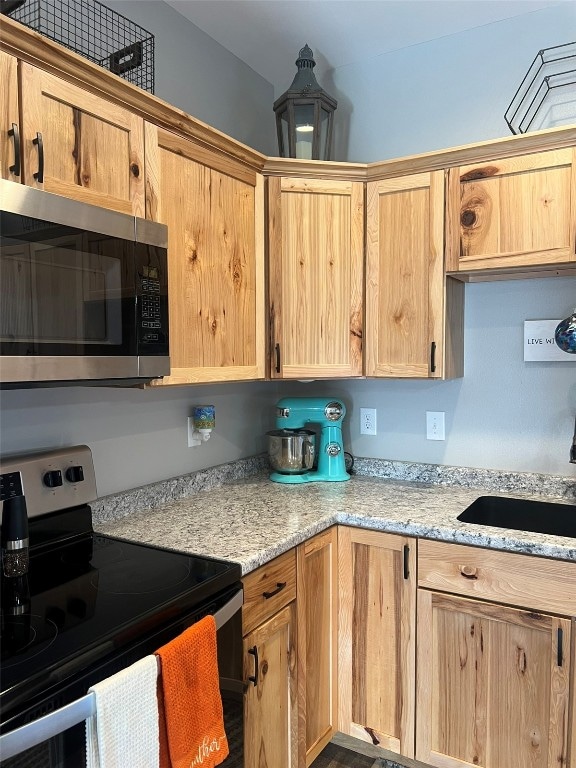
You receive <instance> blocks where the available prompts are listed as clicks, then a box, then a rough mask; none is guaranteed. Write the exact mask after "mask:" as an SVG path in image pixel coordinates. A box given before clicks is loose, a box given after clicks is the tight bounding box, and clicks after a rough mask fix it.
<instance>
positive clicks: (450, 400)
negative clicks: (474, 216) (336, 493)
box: [291, 277, 576, 478]
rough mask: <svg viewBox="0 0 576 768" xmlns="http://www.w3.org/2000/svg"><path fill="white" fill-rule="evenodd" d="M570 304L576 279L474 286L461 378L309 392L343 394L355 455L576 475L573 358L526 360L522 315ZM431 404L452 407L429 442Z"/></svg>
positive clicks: (557, 312) (342, 385)
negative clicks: (363, 415) (364, 415)
mask: <svg viewBox="0 0 576 768" xmlns="http://www.w3.org/2000/svg"><path fill="white" fill-rule="evenodd" d="M573 306H576V278H573V277H572V278H549V279H545V280H512V281H505V282H493V283H471V284H469V285H467V286H466V311H465V343H464V347H465V358H464V378H462V379H455V380H453V381H446V382H442V381H406V380H384V381H381V380H374V379H372V380H366V381H338V382H334V383H333V384H321V383H320V382H315V383H314V384H313V385H307V387H306V389H307V390H310V391H314V392H321V393H325V392H326V393H327V394H335V395H338V396H340V397H343V399H344V402H345V403H346V405H347V408H348V414H347V421H348V424H347V426H346V430H345V438H346V442H347V445H348V446H350V447H351V449H352V453H353V454H355V455H357V456H371V457H379V458H386V459H401V460H404V461H429V462H432V463H438V464H453V465H456V466H464V467H482V468H487V469H504V470H516V471H525V472H526V471H527V472H544V473H548V474H557V475H563V476H566V477H575V478H576V466H574V465H573V464H570V463H568V451H569V448H570V444H571V442H572V434H573V432H574V415H575V414H576V361H574V362H571V361H569V362H524V361H523V338H524V320H544V319H561V318H564V317H566V316H567V315H568V314H570V312H571V309H572V307H573ZM300 386H303V385H300ZM291 393H292V394H297V393H298V388H297V385H293V387H292V392H291ZM361 407H364V408H376V409H377V425H378V435H377V436H376V437H372V436H366V435H362V436H360V408H361ZM426 411H444V412H445V414H446V440H445V441H434V440H427V439H426Z"/></svg>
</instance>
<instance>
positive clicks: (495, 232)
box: [447, 147, 576, 271]
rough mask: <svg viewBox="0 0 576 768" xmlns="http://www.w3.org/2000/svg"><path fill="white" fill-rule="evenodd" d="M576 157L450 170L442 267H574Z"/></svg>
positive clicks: (542, 155) (561, 152) (544, 155)
mask: <svg viewBox="0 0 576 768" xmlns="http://www.w3.org/2000/svg"><path fill="white" fill-rule="evenodd" d="M575 155H576V150H574V149H573V148H570V147H569V148H566V149H558V150H553V151H548V152H538V153H537V154H531V155H521V156H519V157H510V158H504V159H502V160H497V161H495V162H493V163H486V164H482V165H466V166H461V167H459V168H452V169H451V170H450V171H449V193H448V208H447V233H448V234H447V240H448V242H447V245H448V270H451V271H458V270H460V271H474V270H479V269H494V268H497V269H503V268H507V267H516V268H517V267H534V266H545V265H550V264H562V263H566V262H573V261H574V260H575V259H576V256H575V238H576V174H575V171H574V167H575V160H574V157H575Z"/></svg>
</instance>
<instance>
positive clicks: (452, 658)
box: [416, 589, 570, 768]
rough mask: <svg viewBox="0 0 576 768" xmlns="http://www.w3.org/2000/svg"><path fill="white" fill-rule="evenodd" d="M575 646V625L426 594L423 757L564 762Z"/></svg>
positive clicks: (491, 765) (444, 767) (486, 763)
mask: <svg viewBox="0 0 576 768" xmlns="http://www.w3.org/2000/svg"><path fill="white" fill-rule="evenodd" d="M569 649H570V621H569V620H568V619H564V618H559V617H556V616H549V615H545V614H540V613H536V612H533V611H528V610H518V609H515V608H509V607H505V606H502V605H495V604H491V603H484V602H482V601H474V600H468V599H466V598H463V597H459V596H458V597H457V596H452V595H443V594H440V593H436V592H431V591H427V590H424V589H419V590H418V695H417V729H416V745H417V748H416V757H417V758H418V759H419V760H422V761H424V762H425V763H427V764H429V765H433V766H439V768H454V767H455V766H458V768H528V767H529V768H561V767H562V768H563V767H564V766H567V765H568V762H567V748H568V698H569V680H570V651H569Z"/></svg>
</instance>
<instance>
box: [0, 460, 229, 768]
mask: <svg viewBox="0 0 576 768" xmlns="http://www.w3.org/2000/svg"><path fill="white" fill-rule="evenodd" d="M20 497H24V498H25V500H26V504H25V506H26V508H27V512H28V521H27V522H28V538H29V542H28V543H29V558H28V561H26V559H25V558H24V559H18V560H15V559H14V558H12V559H11V560H10V557H9V555H10V554H11V553H13V552H14V550H13V549H9V546H8V545H9V544H10V542H12V543H13V541H12V540H8V543H6V536H5V532H6V531H5V529H8V528H10V526H9V524H8V516H9V515H10V514H12V512H11V510H10V509H8V507H11V506H12V502H11V501H10V500H11V499H19V498H20ZM95 498H96V483H95V477H94V467H93V462H92V455H91V452H90V450H89V448H88V447H87V446H74V447H72V448H67V449H64V450H56V451H50V452H45V453H38V454H33V455H25V456H14V457H10V458H6V459H3V460H2V461H1V462H0V499H1V501H2V506H3V510H2V511H3V512H5V510H4V506H5V505H6V512H7V514H5V515H3V520H2V531H3V533H2V538H3V545H4V544H6V547H5V548H4V551H3V555H4V557H3V566H4V565H5V563H7V562H8V561H10V562H9V563H8V564H9V565H10V567H7V568H6V573H4V568H3V572H2V611H1V625H0V630H1V636H0V643H1V656H2V659H1V690H0V712H1V729H2V736H1V741H0V746H1V754H2V765H3V766H6V768H9V766H16V765H18V766H28V765H30V766H35V768H37V767H38V766H49V768H53V767H54V766H59V767H60V766H62V767H63V768H76V766H84V765H85V729H84V720H85V719H86V718H87V717H88V716H89V715H90V714H92V711H93V710H92V707H93V703H92V698H91V694H87V691H88V688H89V687H90V686H91V685H93V684H94V683H96V682H99V681H101V680H103V679H105V678H107V677H109V676H110V675H112V674H114V673H116V672H118V671H120V670H121V669H123V668H125V667H127V666H129V665H130V664H132V663H134V662H135V661H137V660H138V659H140V658H142V657H143V656H145V655H147V654H150V653H153V652H154V651H155V650H157V649H158V648H159V647H160V646H162V645H163V644H165V643H166V642H168V641H169V640H171V639H172V638H174V637H176V636H177V635H178V634H180V633H181V632H182V631H183V630H184V629H186V628H187V627H188V626H190V625H191V624H193V623H194V622H196V621H198V620H199V619H200V618H202V617H203V616H205V615H207V614H214V615H215V618H216V625H217V627H218V633H217V640H218V662H219V672H220V680H221V693H222V699H223V704H224V713H225V723H226V731H227V735H228V739H229V743H230V756H229V758H228V759H227V760H226V761H225V763H223V765H225V766H230V768H231V767H232V766H241V765H242V761H243V756H242V700H243V696H242V693H243V684H242V627H241V612H240V608H241V605H242V585H241V583H240V566H239V565H238V564H235V563H229V562H224V561H220V560H216V559H213V558H210V557H204V556H199V555H189V554H184V553H180V552H174V551H170V550H165V549H162V548H159V547H154V546H145V545H141V544H135V543H131V542H128V541H124V540H121V539H117V538H113V537H110V536H104V535H99V534H96V533H94V531H93V527H92V515H91V510H90V507H89V505H88V502H90V501H93V500H94V499H95ZM16 506H17V507H18V509H20V508H21V506H22V502H21V501H20V502H19V503H18V504H17V505H16ZM17 530H19V529H17ZM19 535H20V534H19ZM15 541H17V542H18V541H20V542H21V541H24V539H22V540H20V539H18V540H15ZM15 565H16V566H17V567H16V568H15V567H14V566H15ZM16 755H18V756H17V757H16Z"/></svg>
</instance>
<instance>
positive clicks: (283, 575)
mask: <svg viewBox="0 0 576 768" xmlns="http://www.w3.org/2000/svg"><path fill="white" fill-rule="evenodd" d="M242 582H243V585H244V606H243V608H242V629H243V632H244V634H246V632H250V631H251V630H252V629H254V628H255V627H257V626H258V625H259V624H262V622H263V621H265V620H266V619H268V618H270V616H272V614H274V613H276V611H279V610H280V609H281V608H284V606H286V605H288V603H291V602H292V601H293V600H295V599H296V550H295V549H290V550H288V552H285V553H284V554H283V555H280V556H279V557H275V558H274V560H271V561H270V562H269V563H266V565H262V566H260V568H256V570H255V571H252V572H251V573H249V574H247V575H246V576H245V577H244V579H243V580H242Z"/></svg>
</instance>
